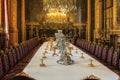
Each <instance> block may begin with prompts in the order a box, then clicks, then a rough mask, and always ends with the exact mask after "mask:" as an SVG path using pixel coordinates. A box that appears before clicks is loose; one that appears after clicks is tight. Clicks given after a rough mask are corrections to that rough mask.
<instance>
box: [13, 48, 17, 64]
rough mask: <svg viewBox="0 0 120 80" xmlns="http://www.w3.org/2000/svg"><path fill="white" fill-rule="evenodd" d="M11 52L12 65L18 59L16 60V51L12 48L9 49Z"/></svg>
mask: <svg viewBox="0 0 120 80" xmlns="http://www.w3.org/2000/svg"><path fill="white" fill-rule="evenodd" d="M11 53H12V56H13V60H14V65H15V64H16V63H17V62H18V60H17V53H16V52H15V49H14V48H12V49H11Z"/></svg>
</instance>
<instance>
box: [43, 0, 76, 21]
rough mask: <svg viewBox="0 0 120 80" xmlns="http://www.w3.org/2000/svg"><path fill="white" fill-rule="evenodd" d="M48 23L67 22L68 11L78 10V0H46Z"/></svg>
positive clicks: (45, 7)
mask: <svg viewBox="0 0 120 80" xmlns="http://www.w3.org/2000/svg"><path fill="white" fill-rule="evenodd" d="M43 10H44V11H45V12H46V16H45V20H46V22H47V23H67V18H68V16H67V13H69V12H70V11H72V10H76V0H44V2H43Z"/></svg>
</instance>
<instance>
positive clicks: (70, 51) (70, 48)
mask: <svg viewBox="0 0 120 80" xmlns="http://www.w3.org/2000/svg"><path fill="white" fill-rule="evenodd" d="M68 49H69V54H70V55H72V54H71V53H72V49H73V47H68Z"/></svg>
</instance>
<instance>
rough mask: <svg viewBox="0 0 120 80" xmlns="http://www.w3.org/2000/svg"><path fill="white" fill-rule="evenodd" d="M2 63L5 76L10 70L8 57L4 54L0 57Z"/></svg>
mask: <svg viewBox="0 0 120 80" xmlns="http://www.w3.org/2000/svg"><path fill="white" fill-rule="evenodd" d="M2 61H3V68H4V72H5V74H6V73H7V72H8V71H9V69H10V65H9V59H8V55H6V54H4V55H3V56H2Z"/></svg>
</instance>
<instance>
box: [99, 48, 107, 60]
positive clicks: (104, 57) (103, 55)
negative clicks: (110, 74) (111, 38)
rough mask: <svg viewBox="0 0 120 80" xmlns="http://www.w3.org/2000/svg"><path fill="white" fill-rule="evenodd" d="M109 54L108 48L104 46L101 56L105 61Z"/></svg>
mask: <svg viewBox="0 0 120 80" xmlns="http://www.w3.org/2000/svg"><path fill="white" fill-rule="evenodd" d="M107 55H108V48H107V47H104V48H103V51H102V57H101V58H102V60H103V61H106V59H107Z"/></svg>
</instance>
